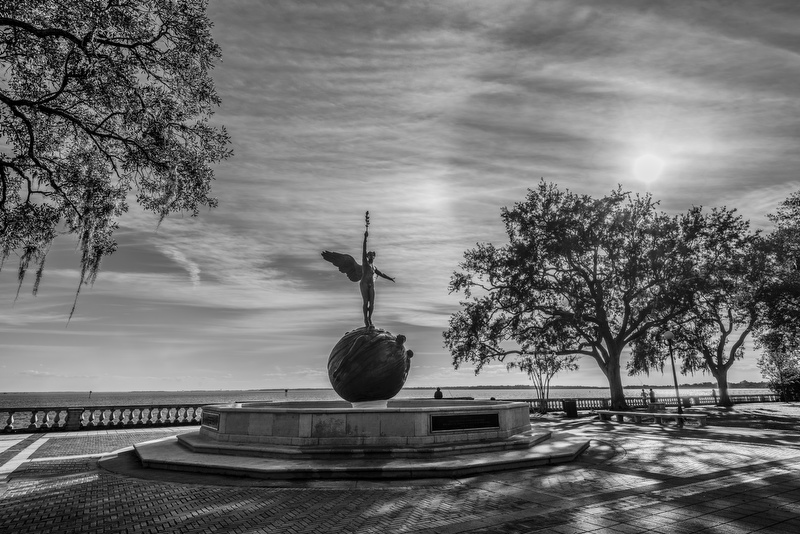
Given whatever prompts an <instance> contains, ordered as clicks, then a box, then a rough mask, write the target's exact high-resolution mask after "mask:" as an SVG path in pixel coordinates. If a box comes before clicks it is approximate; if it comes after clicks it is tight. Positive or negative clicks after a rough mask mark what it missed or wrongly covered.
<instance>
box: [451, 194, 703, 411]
mask: <svg viewBox="0 0 800 534" xmlns="http://www.w3.org/2000/svg"><path fill="white" fill-rule="evenodd" d="M502 219H503V222H504V223H505V228H506V233H507V234H508V238H509V242H508V243H507V244H506V245H504V246H502V247H495V246H494V245H492V244H490V243H487V244H478V246H477V247H476V248H474V249H472V250H469V251H467V252H466V253H465V255H464V261H463V262H462V263H461V265H460V267H461V271H460V272H456V273H454V275H453V277H452V279H451V282H450V290H451V292H463V293H464V295H465V297H466V298H467V300H465V301H463V302H462V303H461V304H462V306H463V309H462V310H460V311H459V312H457V313H455V314H454V315H453V316H452V317H451V319H450V329H449V330H448V331H446V332H445V333H444V338H445V346H446V347H447V348H449V349H450V351H451V353H452V355H453V365H454V366H455V367H458V366H460V365H462V364H471V365H474V366H475V369H476V372H477V371H479V370H480V369H481V367H482V366H483V365H484V364H485V363H487V362H491V361H496V360H503V359H504V358H506V357H507V356H526V355H531V354H536V353H541V352H554V353H556V354H577V355H585V356H589V357H591V358H593V359H594V360H595V362H596V363H597V365H598V367H599V368H600V370H601V371H602V373H603V374H604V375H605V377H606V379H607V380H608V384H609V389H610V395H611V402H612V405H613V407H614V408H625V407H626V402H625V396H624V390H623V384H622V377H621V372H620V364H621V359H622V354H623V350H624V349H625V348H626V347H627V346H629V345H630V344H631V343H633V342H635V341H637V340H638V339H640V338H642V337H643V336H645V335H646V334H647V333H648V332H650V331H654V330H661V329H663V328H664V327H666V325H668V324H669V323H670V322H671V321H672V320H673V319H674V318H675V317H678V316H680V315H681V314H682V313H684V312H685V311H686V310H687V309H688V308H689V307H690V306H691V305H692V302H693V296H694V293H695V291H696V290H697V288H698V286H700V285H701V284H702V283H703V282H702V279H701V277H700V276H699V273H698V271H697V270H696V264H695V261H694V258H696V256H697V254H696V251H695V250H694V247H696V246H697V243H698V235H697V233H698V228H696V227H694V226H693V225H692V224H690V222H691V221H689V220H687V218H686V217H676V216H668V215H666V214H664V213H662V212H660V211H659V210H658V208H657V203H656V202H654V201H653V199H652V198H651V196H650V195H644V196H640V195H631V194H630V193H628V192H624V191H623V190H622V189H621V188H618V189H617V190H615V191H612V192H611V194H609V195H608V196H605V197H603V198H592V197H590V196H588V195H579V194H575V193H572V192H570V191H568V190H561V189H559V188H558V187H557V186H556V185H554V184H550V183H547V182H545V181H542V182H540V184H539V186H538V187H537V188H536V189H532V190H529V192H528V195H527V198H526V200H525V201H524V202H521V203H518V204H515V206H514V207H513V209H503V210H502Z"/></svg>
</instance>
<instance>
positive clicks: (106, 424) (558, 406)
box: [0, 393, 780, 433]
mask: <svg viewBox="0 0 800 534" xmlns="http://www.w3.org/2000/svg"><path fill="white" fill-rule="evenodd" d="M730 398H731V401H732V402H733V403H734V404H744V403H750V402H780V396H779V395H778V394H775V393H768V394H762V395H731V397H730ZM501 400H509V401H517V402H527V403H528V405H529V406H530V409H531V411H532V412H538V411H540V410H541V405H542V401H541V400H540V399H501ZM565 400H566V401H574V402H575V405H576V408H577V409H578V410H579V411H594V410H604V409H608V408H610V406H611V400H610V399H609V398H607V397H605V398H604V397H593V398H583V399H582V398H576V399H547V400H546V403H547V411H548V412H559V411H566V409H565V407H564V401H565ZM625 400H626V402H627V403H628V406H630V407H631V408H640V407H647V403H648V402H649V398H648V399H647V400H645V399H642V397H638V396H637V397H626V398H625ZM656 400H657V402H660V403H663V404H665V405H667V406H675V407H676V406H678V399H677V398H676V397H659V398H658V399H656ZM683 402H684V404H683V405H684V406H685V407H689V406H713V405H716V404H718V402H719V397H714V396H712V395H706V396H687V397H683ZM202 413H203V408H202V405H199V404H194V405H178V406H176V405H170V406H132V405H123V406H88V407H83V408H80V407H74V408H73V407H36V408H0V431H1V432H6V433H9V432H19V433H22V432H58V431H74V430H113V429H125V428H147V427H158V426H181V425H199V424H200V420H201V418H202Z"/></svg>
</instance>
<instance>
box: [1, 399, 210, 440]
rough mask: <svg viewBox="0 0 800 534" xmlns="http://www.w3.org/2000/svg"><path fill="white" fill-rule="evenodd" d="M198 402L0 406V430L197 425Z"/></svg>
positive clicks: (61, 429) (199, 414)
mask: <svg viewBox="0 0 800 534" xmlns="http://www.w3.org/2000/svg"><path fill="white" fill-rule="evenodd" d="M202 414H203V408H202V406H201V405H181V406H174V405H172V406H130V405H125V406H88V407H83V408H81V407H43V408H42V407H37V408H30V407H24V408H0V430H1V431H2V432H7V433H8V432H58V431H65V430H67V431H72V430H113V429H123V428H147V427H159V426H181V425H199V424H200V419H201V417H202Z"/></svg>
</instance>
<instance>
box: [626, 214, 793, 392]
mask: <svg viewBox="0 0 800 534" xmlns="http://www.w3.org/2000/svg"><path fill="white" fill-rule="evenodd" d="M684 220H685V221H686V224H689V225H691V226H693V227H694V228H695V231H694V232H693V234H694V235H696V236H697V238H696V240H695V243H696V245H695V247H694V251H695V254H696V256H695V257H694V258H693V262H694V263H695V265H696V269H697V272H698V273H699V274H700V276H701V277H702V280H703V284H702V286H700V287H698V291H696V292H695V294H694V298H693V305H692V306H691V307H690V308H688V309H687V310H686V311H685V312H684V313H682V314H680V315H679V316H677V317H675V318H674V319H673V321H672V322H671V324H670V325H667V328H669V330H670V331H671V332H672V333H673V334H674V336H675V337H674V339H675V342H674V344H673V345H674V349H675V352H676V355H677V356H678V359H679V361H680V362H681V371H682V372H683V373H684V374H686V373H694V372H696V371H703V372H710V373H711V375H712V376H713V377H714V378H715V379H716V381H717V385H718V387H719V402H720V404H722V405H724V406H730V405H731V404H732V402H731V399H730V396H729V393H728V371H729V370H730V368H731V367H732V366H733V364H734V362H736V361H737V360H739V359H740V358H742V357H743V355H744V345H745V342H746V341H747V339H748V338H750V337H751V336H752V334H753V333H754V332H756V331H757V330H758V329H759V328H760V327H761V326H762V325H763V320H764V315H765V311H766V306H767V302H768V301H769V300H770V299H771V296H770V295H771V294H772V287H773V286H774V284H775V281H776V275H777V271H776V263H775V257H774V256H775V255H774V253H773V250H772V247H771V246H770V244H769V242H768V241H766V240H765V239H763V238H762V237H761V236H760V235H759V234H758V233H755V232H751V231H750V224H749V222H748V221H746V220H745V219H743V218H742V217H741V216H740V215H738V214H737V213H736V211H735V210H728V209H727V208H719V209H712V210H710V211H708V212H704V211H703V209H702V208H699V207H695V208H692V209H691V210H690V211H689V214H688V216H687V217H686V218H685V219H684ZM661 333H662V332H658V331H651V332H649V333H648V334H647V335H646V336H645V337H643V338H640V339H639V340H638V341H637V342H636V343H634V351H633V354H634V358H633V359H632V360H631V361H630V362H629V372H630V374H636V373H641V372H645V373H649V371H650V370H652V369H659V370H661V371H663V368H664V364H665V361H666V357H667V352H666V344H665V342H664V341H663V340H661V339H660V338H661V336H660V334H661Z"/></svg>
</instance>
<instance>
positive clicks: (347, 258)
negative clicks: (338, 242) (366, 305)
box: [322, 250, 361, 282]
mask: <svg viewBox="0 0 800 534" xmlns="http://www.w3.org/2000/svg"><path fill="white" fill-rule="evenodd" d="M322 257H323V258H324V259H325V260H327V261H329V262H331V263H332V264H334V265H335V266H337V267H338V268H339V272H342V273H344V274H346V275H347V278H349V279H350V280H352V281H353V282H358V281H360V280H361V265H359V264H358V262H356V260H355V258H353V256H351V255H350V254H339V253H338V252H331V251H329V250H326V251H324V252H323V253H322Z"/></svg>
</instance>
